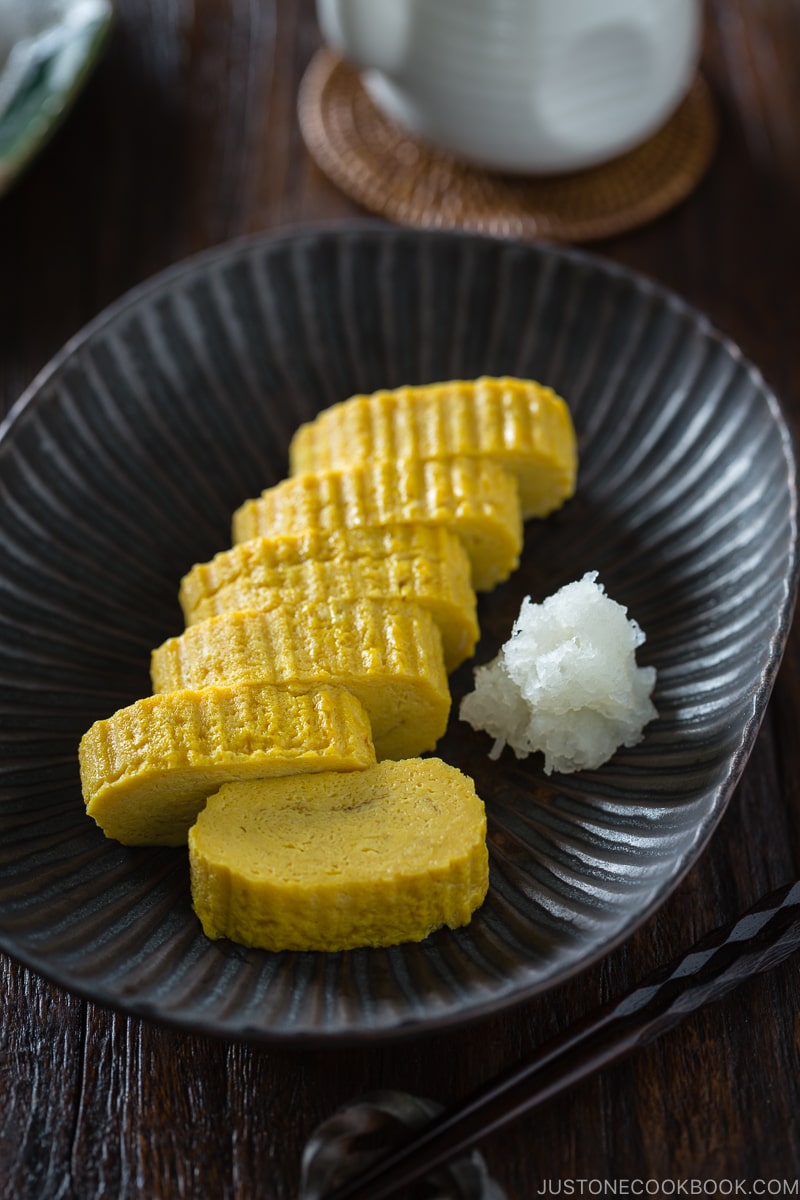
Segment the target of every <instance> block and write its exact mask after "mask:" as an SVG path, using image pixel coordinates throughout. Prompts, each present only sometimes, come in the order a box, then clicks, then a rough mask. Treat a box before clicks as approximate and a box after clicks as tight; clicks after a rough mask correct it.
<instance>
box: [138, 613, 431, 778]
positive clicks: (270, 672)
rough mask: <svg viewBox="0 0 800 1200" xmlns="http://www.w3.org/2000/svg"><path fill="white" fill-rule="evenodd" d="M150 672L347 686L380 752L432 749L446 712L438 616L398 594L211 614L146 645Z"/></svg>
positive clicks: (157, 681)
mask: <svg viewBox="0 0 800 1200" xmlns="http://www.w3.org/2000/svg"><path fill="white" fill-rule="evenodd" d="M150 673H151V677H152V680H153V690H154V691H156V692H170V691H172V690H174V689H176V688H187V687H188V688H202V687H207V686H209V685H212V684H219V683H224V682H228V683H247V682H249V683H256V682H261V683H270V684H276V685H280V684H302V685H305V686H311V685H317V684H326V683H328V684H333V685H335V686H339V687H346V688H347V689H348V690H349V691H351V692H352V693H353V695H354V696H356V697H357V698H358V700H359V701H360V702H361V704H363V706H364V708H365V710H366V712H367V715H368V717H369V719H370V723H371V727H372V739H373V742H374V744H375V753H376V755H377V757H378V758H379V759H381V758H407V757H412V756H413V755H415V754H421V753H422V752H423V751H425V750H432V749H433V748H434V746H435V745H436V743H437V741H438V740H439V738H440V737H441V736H442V734H443V733H444V731H445V728H446V727H447V718H448V715H449V713H450V689H449V686H448V681H447V672H446V671H445V667H444V659H443V656H442V640H441V635H440V633H439V630H438V629H437V627H436V622H435V621H434V619H433V617H432V616H431V615H430V613H428V612H425V610H424V609H422V608H420V607H419V605H416V604H407V603H405V602H404V601H402V600H329V601H318V602H311V603H305V604H300V605H297V606H296V607H293V608H288V607H283V608H277V609H273V610H272V612H267V613H259V612H234V613H228V614H227V615H224V616H221V617H213V618H212V619H211V620H208V621H202V622H201V623H200V624H199V625H191V626H190V627H189V628H188V629H187V630H185V631H184V632H183V633H182V634H181V635H180V637H175V638H170V639H169V641H167V642H164V643H163V645H161V646H159V647H158V648H157V649H156V650H154V651H153V654H152V658H151V667H150Z"/></svg>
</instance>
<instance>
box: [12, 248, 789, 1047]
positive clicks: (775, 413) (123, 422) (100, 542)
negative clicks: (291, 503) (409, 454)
mask: <svg viewBox="0 0 800 1200" xmlns="http://www.w3.org/2000/svg"><path fill="white" fill-rule="evenodd" d="M482 373H487V374H503V373H508V374H513V375H522V376H531V377H534V378H536V379H539V380H543V381H546V382H547V383H549V384H552V385H553V386H554V387H555V388H556V389H558V390H559V391H560V392H561V393H562V394H563V395H564V396H565V397H567V399H568V400H569V403H570V405H571V407H572V411H573V414H574V419H575V424H576V427H577V430H578V434H579V438H580V448H581V469H580V480H579V489H578V494H577V496H576V497H575V499H574V500H573V501H571V502H570V503H569V504H568V505H567V506H566V507H565V508H564V509H563V510H562V511H561V512H560V513H558V514H557V515H556V516H554V517H552V518H550V519H549V520H548V521H546V522H532V523H530V525H529V528H528V531H527V542H526V549H525V554H524V559H523V563H522V566H521V568H520V570H519V572H518V573H517V574H516V575H515V576H514V577H513V578H512V579H511V580H510V582H509V583H507V584H506V585H505V586H503V587H502V588H500V589H498V590H497V591H496V592H495V593H493V594H492V595H491V596H489V597H486V598H485V599H484V600H483V601H482V603H481V620H482V628H483V631H484V636H483V639H482V641H481V643H480V646H479V652H478V659H479V660H480V661H483V660H486V659H487V658H489V657H490V656H491V655H493V654H494V653H495V651H496V649H497V647H498V645H499V643H500V642H501V641H502V640H504V639H505V638H506V637H507V635H508V632H509V629H510V626H511V622H512V620H513V618H514V616H515V615H516V613H517V611H518V608H519V604H520V600H521V599H522V597H523V596H525V595H526V594H531V595H532V596H533V597H534V599H541V598H543V597H544V596H545V595H547V594H548V593H550V592H552V591H553V590H555V588H557V587H559V586H560V585H561V584H563V583H566V582H568V581H569V580H572V579H575V578H577V577H579V576H580V575H582V574H583V573H584V572H585V571H587V570H590V569H595V570H598V571H599V572H600V578H601V580H602V582H603V583H604V584H605V585H606V588H607V590H608V592H609V594H610V595H611V596H612V597H613V598H615V599H616V600H618V601H620V602H621V603H623V604H626V605H627V606H628V607H629V610H630V613H631V615H633V616H634V617H636V619H637V620H638V621H639V623H640V624H641V625H642V627H643V628H644V630H645V631H646V633H647V638H648V640H647V643H646V645H645V646H644V648H643V649H642V650H641V651H640V655H639V657H640V662H642V663H652V664H653V665H655V666H656V667H657V669H658V686H657V692H656V697H655V699H656V703H657V706H658V709H659V712H660V719H659V720H658V721H657V722H655V723H654V724H652V725H651V726H650V727H649V728H648V731H647V735H646V737H645V739H644V741H643V742H642V743H641V744H640V745H639V746H637V747H636V748H635V749H632V750H627V751H622V752H620V753H618V755H617V756H616V757H615V758H614V759H613V760H612V761H611V762H610V763H609V764H607V765H606V766H605V767H603V768H602V769H600V770H597V771H591V772H585V773H582V774H576V775H571V776H563V777H557V776H552V777H550V778H546V777H545V776H544V775H543V773H542V770H541V764H540V763H539V762H537V761H536V760H535V759H534V758H530V759H527V760H526V761H524V762H517V760H516V759H515V758H514V757H513V755H512V754H511V753H510V752H509V751H505V753H504V755H503V757H502V758H501V759H500V760H499V761H498V762H496V763H492V762H490V761H489V759H488V757H487V754H486V752H487V750H488V749H489V745H490V742H489V739H488V737H484V736H483V735H474V734H472V732H471V731H470V730H469V729H468V728H467V727H466V726H463V725H459V723H458V722H457V720H455V719H454V720H453V722H452V723H451V728H450V730H449V732H448V734H447V736H446V738H445V739H444V741H443V743H442V745H441V753H442V755H443V757H445V758H447V759H448V760H449V761H450V762H452V763H455V764H456V765H458V766H460V767H461V768H463V769H464V770H466V771H467V772H469V773H470V774H472V775H473V776H474V777H475V780H476V782H477V786H478V790H479V792H480V793H481V794H482V795H483V796H484V798H485V800H486V802H487V809H488V816H489V842H490V852H491V889H490V894H489V897H488V899H487V901H486V903H485V905H484V906H483V908H482V909H481V910H480V912H479V913H478V914H477V915H476V917H475V918H474V920H473V921H472V923H471V925H470V926H469V927H468V928H466V929H463V930H460V931H458V932H451V931H446V930H445V931H440V932H438V933H436V934H434V935H433V936H431V937H430V938H429V939H428V940H427V941H426V942H424V943H422V944H420V945H414V946H399V947H396V948H393V949H390V950H359V951H356V952H350V953H346V954H331V955H324V954H294V953H292V954H290V953H285V954H278V955H275V954H267V953H262V952H255V951H250V950H247V949H244V948H242V947H239V946H235V945H233V944H231V943H229V942H217V943H212V942H210V941H207V940H206V939H205V938H204V937H203V935H202V934H201V932H200V929H199V925H198V923H197V921H196V919H195V917H194V915H193V913H192V909H191V905H190V897H189V888H188V871H187V864H186V855H185V852H183V851H180V850H130V849H126V848H124V847H122V846H119V845H117V844H115V843H113V842H109V841H106V840H105V839H104V838H103V836H102V835H101V834H100V832H99V831H98V830H97V829H96V827H95V826H94V824H93V823H92V822H91V821H90V820H89V819H88V818H87V817H86V816H85V814H84V811H83V803H82V800H81V795H80V788H79V783H78V770H77V761H76V748H77V744H78V740H79V738H80V736H81V734H82V732H83V731H84V730H85V729H86V728H87V726H88V725H89V724H91V722H92V721H93V720H95V719H96V718H98V717H103V716H107V715H109V714H110V713H111V712H113V711H114V710H115V709H116V708H119V707H120V706H122V705H124V704H127V703H129V702H131V701H132V700H134V699H135V698H137V697H139V696H143V695H145V694H147V692H148V690H149V680H148V659H149V651H150V649H151V647H152V646H154V645H156V644H158V643H159V642H161V641H162V640H163V639H164V638H165V637H166V636H168V635H170V634H173V633H176V632H178V631H179V630H180V628H181V618H180V613H179V609H178V605H177V600H176V592H177V586H178V581H179V579H180V577H181V575H182V574H183V573H184V572H185V571H186V570H187V569H188V567H189V566H190V565H191V564H192V563H193V562H195V561H197V560H204V559H207V558H210V557H211V556H212V555H213V554H214V553H215V552H216V551H217V550H219V549H221V548H223V547H224V546H226V545H227V544H228V542H229V519H230V515H231V513H232V511H233V510H234V508H236V507H237V505H238V504H239V503H240V502H241V501H242V500H244V499H245V498H246V497H249V496H252V495H254V494H256V493H257V492H258V491H259V490H260V489H261V488H263V487H265V486H267V485H269V484H272V483H275V482H277V481H278V480H279V479H281V478H282V477H283V476H284V475H285V473H286V470H287V462H286V452H287V445H288V442H289V438H290V436H291V433H292V431H293V430H294V428H295V427H296V425H297V424H298V423H299V422H300V421H302V420H304V419H307V418H309V417H310V416H311V415H312V414H313V413H314V412H316V411H317V410H318V409H319V408H321V407H323V406H325V405H328V404H331V403H333V402H334V401H337V400H340V399H343V398H345V397H346V396H348V395H350V394H351V393H353V392H356V391H371V390H373V389H376V388H378V387H392V386H396V385H399V384H401V383H406V382H424V381H431V380H441V379H448V378H452V377H456V376H460V377H472V376H476V375H479V374H482ZM0 481H1V482H2V563H3V568H2V579H0V589H1V591H0V685H1V688H2V692H1V694H0V705H2V734H1V735H0V737H1V738H2V766H1V768H0V770H1V774H0V784H1V785H2V793H1V794H0V863H1V864H2V874H1V875H0V944H2V946H3V947H4V948H5V949H7V950H8V951H9V952H11V953H12V954H13V955H15V956H16V957H17V958H19V959H21V960H22V961H23V962H25V963H27V964H29V965H30V966H31V967H33V968H35V969H36V970H38V971H40V972H42V973H43V974H45V975H47V976H49V977H50V978H52V979H54V980H56V981H57V982H59V983H61V984H63V985H64V986H65V987H67V988H70V989H73V990H75V991H77V992H80V993H82V994H84V995H86V996H90V997H93V998H95V999H96V1000H98V1001H101V1002H107V1003H110V1004H113V1005H118V1006H121V1007H122V1008H124V1009H126V1010H128V1011H130V1012H134V1013H138V1014H143V1015H145V1016H152V1017H156V1018H159V1019H162V1020H165V1021H168V1022H172V1023H175V1024H177V1025H181V1026H184V1027H187V1028H191V1029H195V1030H201V1031H207V1032H213V1033H221V1034H229V1035H236V1036H246V1037H254V1038H259V1037H263V1038H280V1039H304V1040H306V1041H308V1040H312V1039H316V1040H325V1039H334V1038H351V1039H356V1038H377V1037H380V1036H389V1035H392V1036H396V1035H399V1034H405V1033H414V1032H420V1031H423V1030H431V1029H434V1028H440V1027H445V1026H451V1025H454V1024H456V1023H458V1022H462V1021H465V1020H468V1019H471V1018H475V1017H478V1016H480V1015H485V1014H487V1013H489V1012H492V1011H496V1010H498V1009H500V1008H502V1007H504V1006H507V1005H510V1004H514V1003H518V1002H519V1001H521V1000H523V999H524V998H527V997H530V996H532V995H533V994H534V993H536V992H540V991H542V990H543V989H545V988H548V987H551V986H553V985H554V984H556V983H559V982H561V981H563V980H564V979H565V978H566V977H567V976H568V975H569V974H570V973H572V972H574V971H576V970H577V969H579V968H580V967H582V966H585V965H586V964H587V963H588V962H589V961H590V960H592V959H594V958H596V957H597V956H598V955H601V954H603V953H604V952H606V951H607V950H608V949H610V947H611V946H612V945H614V944H616V943H617V942H619V941H620V940H621V939H622V938H624V937H625V936H626V935H628V934H630V933H631V931H632V930H633V929H634V928H635V927H636V926H637V925H638V924H639V923H640V922H641V921H642V920H643V919H644V918H645V917H646V916H647V914H648V913H650V912H651V911H652V910H653V908H654V907H655V906H656V905H657V904H658V903H659V902H661V901H662V900H663V899H664V898H665V897H666V895H667V894H668V892H669V891H670V889H671V888H673V887H674V885H675V884H676V882H677V881H678V879H679V878H680V877H681V875H682V874H683V873H684V872H685V871H686V870H687V869H688V867H689V866H690V865H691V863H692V862H693V861H694V860H695V859H696V858H697V856H698V854H699V853H700V851H701V849H702V848H703V846H704V844H705V842H706V841H707V839H708V837H709V836H710V834H711V832H712V830H713V828H714V826H715V824H716V823H717V821H718V819H719V817H720V816H721V814H722V811H723V809H724V807H725V805H726V803H727V800H728V798H729V796H730V793H731V791H732V789H733V787H734V784H735V782H736V780H737V778H738V777H739V774H740V772H741V770H742V768H743V765H744V763H745V760H746V758H747V754H748V752H749V750H750V748H751V746H752V743H753V740H754V737H755V735H756V731H757V728H758V725H759V722H760V719H761V717H762V714H763V711H764V707H765V704H766V701H767V697H768V694H769V691H770V687H771V685H772V681H773V678H774V675H775V671H776V669H777V664H778V661H779V658H780V655H781V651H782V649H783V644H784V640H785V636H786V632H787V626H788V623H789V619H790V613H791V610H792V601H793V596H794V590H795V576H796V570H795V566H796V563H795V534H796V528H795V517H796V512H795V482H794V465H793V459H792V453H791V449H790V445H789V439H788V436H787V432H786V428H785V426H784V423H783V421H782V418H781V415H780V413H779V410H778V406H777V404H776V402H775V400H774V398H773V397H772V395H771V394H770V393H769V391H768V390H767V389H766V387H765V385H764V383H763V381H762V379H761V377H760V376H759V375H758V373H757V372H756V371H755V370H754V369H753V368H752V367H751V366H750V365H749V364H748V363H746V362H744V361H743V360H742V358H741V356H740V355H739V353H738V352H737V351H736V349H735V348H734V347H732V346H731V345H730V344H729V343H728V342H726V341H725V340H723V339H722V338H720V337H719V336H718V335H717V334H715V333H714V332H713V331H712V330H711V329H710V328H709V326H708V324H707V323H706V322H705V320H704V319H703V318H701V317H699V316H698V315H697V314H695V313H693V312H692V311H690V310H689V309H687V307H686V306H685V305H684V304H683V303H681V301H679V300H677V299H676V298H675V297H674V296H671V295H669V294H666V293H665V292H663V291H661V290H659V289H658V288H656V287H654V286H652V285H651V284H649V283H647V282H644V281H643V280H641V279H638V278H636V277H633V276H631V275H629V274H626V273H625V272H624V271H621V270H620V269H618V268H616V267H613V266H609V265H608V264H606V263H603V262H601V261H598V260H596V259H593V258H590V257H587V256H585V255H583V254H580V253H577V252H574V251H569V250H563V249H556V248H552V247H541V246H531V245H519V244H515V243H508V242H494V241H489V240H483V239H481V238H472V237H467V236H459V235H450V234H437V233H430V234H425V233H414V232H410V231H406V230H399V229H390V228H384V227H375V226H367V227H364V226H361V227H340V228H338V229H336V230H330V229H328V230H320V229H317V230H307V231H299V232H295V233H291V234H287V235H285V236H277V237H270V238H263V239H256V240H254V241H247V242H244V243H238V244H234V245H232V246H229V247H223V248H221V249H219V250H217V251H214V252H212V253H210V254H207V255H205V256H203V257H201V258H199V259H196V260H193V261H191V262H188V263H187V264H185V265H182V266H180V267H178V268H176V269H174V270H171V271H169V272H167V273H166V274H165V275H162V276H160V277H159V278H157V279H156V280H154V281H153V282H152V283H150V284H147V285H145V286H144V287H142V288H140V289H138V290H137V291H135V292H134V293H132V294H131V295H130V296H128V297H126V298H124V299H123V300H122V301H120V302H119V303H118V304H116V305H115V306H114V307H113V308H112V309H111V310H109V311H108V312H107V313H105V314H103V315H102V316H101V317H100V318H99V319H98V320H96V321H95V322H94V323H93V324H92V325H91V326H90V327H89V328H88V329H87V330H86V331H85V332H84V333H82V334H81V335H79V336H78V337H77V338H76V339H74V340H73V341H72V342H71V343H70V344H69V345H68V346H67V347H66V348H65V350H64V351H63V352H62V353H61V354H60V355H59V356H58V357H57V359H56V360H55V361H54V362H53V363H52V364H51V365H50V366H49V367H48V368H47V369H46V370H45V371H44V372H43V373H42V375H41V376H40V377H39V378H38V379H37V380H36V381H35V383H34V384H33V386H32V387H31V388H30V390H29V391H28V393H27V394H26V395H25V396H24V397H23V398H22V400H21V401H20V402H19V404H18V405H17V407H16V408H15V410H14V411H13V412H12V414H11V417H10V418H9V420H8V421H7V422H6V424H5V426H4V428H3V436H2V439H1V440H0ZM471 674H472V673H471V667H470V666H469V665H466V666H465V667H462V668H461V669H460V670H459V671H458V672H457V673H456V674H455V675H454V677H453V692H454V699H455V706H454V707H456V708H457V703H458V700H459V698H460V696H461V695H462V694H463V693H464V692H465V691H466V690H469V688H470V686H471Z"/></svg>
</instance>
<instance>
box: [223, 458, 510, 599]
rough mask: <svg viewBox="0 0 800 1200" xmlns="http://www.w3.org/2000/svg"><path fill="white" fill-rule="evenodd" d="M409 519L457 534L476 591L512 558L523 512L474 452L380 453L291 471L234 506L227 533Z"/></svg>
mask: <svg viewBox="0 0 800 1200" xmlns="http://www.w3.org/2000/svg"><path fill="white" fill-rule="evenodd" d="M412 523H421V524H423V525H428V526H433V527H436V528H444V529H448V530H450V532H451V533H455V534H457V535H458V537H459V538H460V539H461V541H462V543H463V545H464V548H465V550H466V552H467V555H468V557H469V560H470V566H471V572H472V585H473V587H474V588H476V590H477V591H491V589H492V588H493V587H495V585H496V584H498V583H502V582H503V580H505V579H507V578H508V577H509V575H510V574H511V573H512V571H514V570H515V569H516V567H517V565H518V563H519V554H520V550H521V548H522V517H521V515H520V508H519V495H518V490H517V482H516V479H515V478H514V476H513V475H511V474H510V473H509V472H508V471H504V470H503V468H502V467H498V466H497V464H496V463H493V462H490V461H488V460H486V459H481V458H475V457H472V458H469V457H454V458H449V459H446V460H442V461H438V462H421V461H419V460H417V459H404V460H402V461H401V462H388V461H385V460H379V461H376V462H370V463H368V464H366V465H365V466H362V467H351V468H348V469H347V470H342V471H321V472H319V473H317V472H313V473H307V474H303V475H295V476H293V477H292V478H290V479H285V480H283V481H282V482H281V483H279V484H276V485H275V486H274V487H271V488H267V489H266V491H264V492H262V493H261V495H260V496H259V497H258V498H257V499H255V500H248V501H246V502H245V503H244V504H243V505H242V506H241V508H239V509H237V511H236V512H235V513H234V517H233V540H234V542H245V541H247V540H248V539H250V538H254V537H271V536H275V535H276V534H279V533H295V534H300V533H303V532H305V531H317V530H319V531H326V532H329V531H336V530H340V529H358V528H365V527H370V526H372V527H377V528H387V527H394V526H397V525H409V524H412Z"/></svg>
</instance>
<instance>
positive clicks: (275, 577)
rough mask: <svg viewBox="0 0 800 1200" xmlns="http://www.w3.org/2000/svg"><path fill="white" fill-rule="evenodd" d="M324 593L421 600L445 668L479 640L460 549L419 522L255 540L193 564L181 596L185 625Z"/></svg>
mask: <svg viewBox="0 0 800 1200" xmlns="http://www.w3.org/2000/svg"><path fill="white" fill-rule="evenodd" d="M328 598H330V599H336V600H355V599H359V598H365V599H369V600H391V599H402V600H408V601H411V602H412V603H415V604H419V605H420V606H421V607H422V608H424V609H426V610H427V611H428V612H430V614H431V616H432V617H433V618H434V620H435V621H436V624H437V625H438V627H439V632H440V633H441V635H442V647H443V649H444V657H445V666H446V668H447V670H448V671H453V670H455V668H456V667H457V666H458V665H459V663H461V662H463V661H464V659H466V658H469V657H470V656H471V655H472V653H473V652H474V649H475V644H476V642H477V640H478V637H479V629H478V617H477V610H476V597H475V589H474V588H473V587H472V584H471V583H470V564H469V559H468V557H467V554H466V551H465V550H464V547H463V546H462V544H461V542H460V540H459V539H458V538H457V537H456V535H455V534H453V533H450V532H449V531H448V530H447V529H444V528H437V527H433V526H426V525H419V524H412V525H396V526H391V527H388V528H359V529H338V530H335V531H332V532H330V533H325V532H322V531H319V530H317V531H316V532H313V533H303V534H284V535H279V536H277V537H271V538H253V539H252V540H251V541H249V542H241V543H240V544H239V545H237V546H233V547H232V548H231V549H230V550H224V551H222V552H221V553H220V554H217V555H215V557H214V558H213V559H211V561H210V562H207V563H198V564H196V565H195V566H194V567H193V568H192V569H191V571H189V573H188V574H187V575H185V576H184V578H183V580H182V581H181V588H180V595H179V599H180V603H181V608H182V609H183V614H184V617H185V619H186V624H187V625H194V624H196V623H197V622H198V621H204V620H207V619H208V618H209V617H215V616H219V615H220V614H222V613H225V612H236V611H241V610H244V609H252V610H254V611H258V612H270V611H271V610H272V609H274V608H281V607H287V608H290V609H291V608H294V607H296V606H297V605H298V604H300V603H302V602H303V601H306V600H325V599H328Z"/></svg>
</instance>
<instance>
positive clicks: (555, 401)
mask: <svg viewBox="0 0 800 1200" xmlns="http://www.w3.org/2000/svg"><path fill="white" fill-rule="evenodd" d="M452 455H477V456H482V457H486V458H489V459H491V460H492V461H493V462H496V463H497V464H498V465H499V466H501V467H504V468H505V469H506V470H508V471H511V472H513V474H514V475H515V476H516V478H517V482H518V484H519V492H520V504H521V507H522V516H523V519H527V518H528V517H544V516H547V514H548V513H551V512H553V511H554V510H555V509H557V508H559V507H560V506H561V505H562V504H563V503H564V502H565V501H566V500H568V499H569V497H570V496H572V494H573V493H574V491H575V478H576V473H577V462H578V455H577V442H576V437H575V429H574V426H573V424H572V417H571V416H570V412H569V409H568V407H567V405H566V403H565V402H564V400H562V398H561V397H560V396H557V395H556V393H555V392H554V391H553V389H552V388H549V387H543V386H542V385H541V384H539V383H534V382H533V381H532V380H528V379H513V378H510V377H508V376H504V377H502V378H497V379H495V378H491V377H489V376H483V377H481V378H480V379H475V380H453V381H451V382H448V383H435V384H428V385H425V386H423V387H401V388H397V389H396V390H393V391H379V392H374V393H373V394H372V395H369V396H353V397H351V398H350V399H349V400H344V401H342V403H340V404H335V405H334V406H333V407H332V408H328V409H325V411H324V412H321V413H320V414H319V416H318V417H316V418H315V420H313V421H311V422H309V423H308V424H306V425H301V426H300V428H299V429H298V430H297V432H296V433H295V435H294V438H293V439H292V442H291V445H290V448H289V463H290V469H291V473H292V474H293V475H297V474H300V473H302V472H308V471H326V470H332V469H337V470H340V469H342V468H344V467H349V466H358V465H359V464H361V463H363V462H370V461H372V460H374V459H388V460H389V461H398V460H399V459H406V458H410V459H420V460H422V461H431V460H437V459H446V458H448V457H450V456H452Z"/></svg>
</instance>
